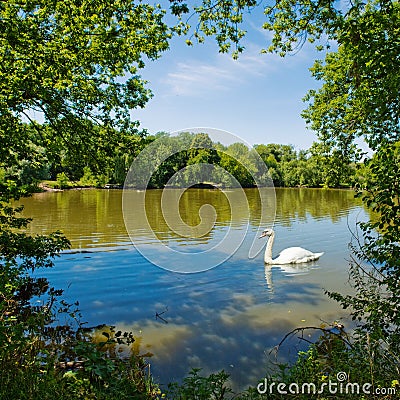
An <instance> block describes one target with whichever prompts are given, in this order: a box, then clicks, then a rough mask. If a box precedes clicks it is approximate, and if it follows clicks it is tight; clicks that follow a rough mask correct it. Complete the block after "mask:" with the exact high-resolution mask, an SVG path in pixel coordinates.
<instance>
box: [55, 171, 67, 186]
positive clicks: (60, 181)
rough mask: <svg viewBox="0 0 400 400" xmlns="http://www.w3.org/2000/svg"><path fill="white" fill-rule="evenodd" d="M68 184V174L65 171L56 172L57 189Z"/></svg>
mask: <svg viewBox="0 0 400 400" xmlns="http://www.w3.org/2000/svg"><path fill="white" fill-rule="evenodd" d="M69 186H70V184H69V179H68V176H67V175H66V174H65V172H61V173H59V174H57V187H58V188H59V189H66V188H68V187H69Z"/></svg>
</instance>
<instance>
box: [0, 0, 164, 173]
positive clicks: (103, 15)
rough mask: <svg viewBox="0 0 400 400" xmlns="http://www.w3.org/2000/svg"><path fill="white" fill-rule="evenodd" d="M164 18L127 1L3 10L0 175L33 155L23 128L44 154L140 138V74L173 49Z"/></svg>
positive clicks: (12, 2)
mask: <svg viewBox="0 0 400 400" xmlns="http://www.w3.org/2000/svg"><path fill="white" fill-rule="evenodd" d="M164 14H165V13H164V11H163V10H161V8H160V7H159V6H152V5H149V4H145V3H140V2H138V3H134V2H130V1H124V0H101V1H100V0H80V1H77V0H65V1H52V0H36V1H34V0H25V1H18V0H9V1H2V2H0V25H1V29H0V58H1V63H0V85H1V88H2V90H1V91H0V141H1V144H2V145H1V148H0V167H1V166H2V165H5V164H7V166H10V163H13V162H14V161H15V159H16V158H17V155H18V157H19V158H20V159H22V158H24V157H23V156H24V155H25V154H26V153H29V151H30V149H29V147H30V144H29V142H30V141H32V135H31V134H29V132H28V130H27V125H26V124H25V123H24V122H26V121H31V122H33V123H32V124H31V127H32V126H33V127H35V128H36V130H37V137H36V138H35V139H37V140H38V141H39V142H40V144H41V145H42V146H44V147H46V148H49V147H50V148H51V146H52V145H53V144H54V143H56V144H59V143H61V144H63V145H64V146H67V147H69V148H72V149H76V152H75V153H76V154H79V153H80V152H82V150H84V149H87V147H90V146H92V147H95V146H100V147H107V146H108V145H110V143H109V142H110V141H112V140H113V135H114V134H115V130H124V131H127V132H129V131H133V132H136V130H137V125H138V124H137V122H131V120H130V111H131V110H132V109H135V108H137V107H143V106H144V105H145V104H146V102H147V101H148V99H149V98H150V96H151V92H150V91H149V90H148V89H147V88H146V86H145V83H146V82H145V81H144V80H143V79H141V77H140V76H139V75H138V71H139V70H140V69H141V68H143V67H144V64H145V61H146V59H150V60H152V59H156V58H157V57H159V55H160V54H161V52H163V51H165V50H166V49H168V41H169V38H170V30H169V28H168V26H167V25H166V24H165V23H164V21H163V18H164ZM35 119H39V120H42V121H41V122H43V123H44V124H46V125H48V126H49V127H50V128H51V129H47V130H45V129H43V127H42V126H41V125H39V124H38V123H36V122H34V121H33V120H35ZM96 125H101V126H102V129H101V130H99V129H94V127H95V126H96ZM28 138H29V140H28ZM21 156H22V157H21Z"/></svg>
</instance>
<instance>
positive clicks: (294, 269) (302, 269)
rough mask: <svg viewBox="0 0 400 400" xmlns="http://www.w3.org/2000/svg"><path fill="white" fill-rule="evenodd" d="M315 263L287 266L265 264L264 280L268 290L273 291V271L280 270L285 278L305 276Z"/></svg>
mask: <svg viewBox="0 0 400 400" xmlns="http://www.w3.org/2000/svg"><path fill="white" fill-rule="evenodd" d="M316 265H317V263H315V262H309V263H308V264H306V263H304V264H296V265H294V264H287V265H272V264H265V280H266V281H267V285H268V289H269V290H271V291H273V290H274V282H273V279H272V274H273V270H275V271H277V270H280V271H282V272H283V274H284V275H285V276H289V275H305V274H307V273H308V272H309V271H310V270H311V269H312V267H315V266H316Z"/></svg>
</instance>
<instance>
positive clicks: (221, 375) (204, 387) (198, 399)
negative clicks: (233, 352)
mask: <svg viewBox="0 0 400 400" xmlns="http://www.w3.org/2000/svg"><path fill="white" fill-rule="evenodd" d="M199 372H200V369H198V368H197V369H196V368H195V369H192V370H191V371H190V372H189V376H187V377H186V378H185V379H184V381H183V383H182V384H181V385H179V384H178V383H170V384H169V385H168V390H167V393H166V394H167V398H168V399H171V400H172V399H174V400H178V399H179V400H223V399H227V398H231V397H232V396H230V397H227V396H228V395H229V394H230V393H232V390H231V389H230V388H229V387H228V386H227V385H226V382H227V380H228V377H229V375H228V374H227V373H226V372H224V371H220V372H218V373H216V374H210V375H209V376H207V377H204V376H201V375H199Z"/></svg>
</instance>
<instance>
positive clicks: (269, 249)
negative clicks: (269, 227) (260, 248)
mask: <svg viewBox="0 0 400 400" xmlns="http://www.w3.org/2000/svg"><path fill="white" fill-rule="evenodd" d="M274 239H275V233H272V234H271V236H270V237H269V238H268V242H267V246H266V247H265V254H264V262H265V263H266V264H271V262H272V246H273V244H274Z"/></svg>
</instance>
